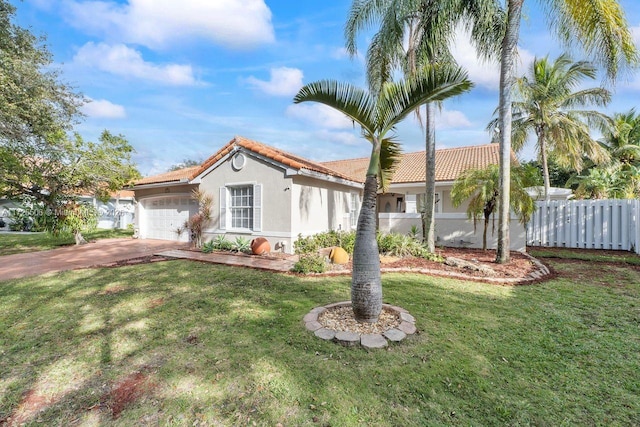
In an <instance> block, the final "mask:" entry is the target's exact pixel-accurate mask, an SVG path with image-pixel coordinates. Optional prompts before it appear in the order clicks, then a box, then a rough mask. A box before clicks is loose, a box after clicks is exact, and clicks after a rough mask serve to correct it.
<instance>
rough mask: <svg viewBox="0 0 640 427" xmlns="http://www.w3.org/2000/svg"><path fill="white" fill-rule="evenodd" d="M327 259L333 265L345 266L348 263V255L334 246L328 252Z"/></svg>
mask: <svg viewBox="0 0 640 427" xmlns="http://www.w3.org/2000/svg"><path fill="white" fill-rule="evenodd" d="M329 259H330V260H331V262H332V263H333V264H346V263H348V262H349V254H348V253H347V251H345V250H344V249H342V248H341V247H338V246H336V247H335V248H333V249H331V252H329Z"/></svg>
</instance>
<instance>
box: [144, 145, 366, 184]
mask: <svg viewBox="0 0 640 427" xmlns="http://www.w3.org/2000/svg"><path fill="white" fill-rule="evenodd" d="M236 147H241V148H244V149H245V150H249V151H253V152H254V153H257V154H260V155H261V156H264V157H266V158H268V159H271V160H274V161H276V162H278V163H281V164H283V165H285V166H287V167H289V168H292V169H296V170H300V169H306V170H310V171H313V172H318V173H321V174H324V175H330V176H334V177H337V178H342V179H346V180H351V178H350V177H349V176H348V175H345V174H344V173H342V172H341V171H335V170H333V169H330V168H328V167H326V166H324V165H322V164H320V163H316V162H313V161H311V160H307V159H305V158H303V157H300V156H297V155H295V154H291V153H288V152H286V151H283V150H280V149H277V148H275V147H271V146H269V145H266V144H262V143H260V142H256V141H252V140H250V139H247V138H243V137H241V136H236V137H235V138H233V139H232V140H231V141H229V143H227V144H226V145H225V146H224V147H222V148H221V149H220V150H218V152H217V153H215V154H214V155H213V156H211V157H209V158H208V159H207V160H205V161H204V162H203V163H202V164H201V165H200V166H192V167H189V168H185V169H180V170H177V171H172V172H166V173H163V174H160V175H154V176H150V177H146V178H142V179H141V180H139V181H136V183H135V185H144V184H159V183H170V182H179V181H180V180H182V179H187V180H192V179H194V178H195V177H197V176H198V175H200V174H201V173H203V172H204V171H206V170H207V169H209V168H210V167H211V166H213V165H214V164H216V162H218V161H219V160H220V159H222V158H223V157H224V156H226V155H227V154H229V153H230V152H232V151H233V150H234V149H235V148H236ZM358 182H360V181H358Z"/></svg>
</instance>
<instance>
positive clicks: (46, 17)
mask: <svg viewBox="0 0 640 427" xmlns="http://www.w3.org/2000/svg"><path fill="white" fill-rule="evenodd" d="M11 3H12V4H14V5H15V6H16V7H17V9H18V10H17V23H18V24H19V25H21V26H24V27H29V28H30V29H31V30H32V31H33V32H34V33H36V34H41V35H45V36H46V37H47V45H48V47H49V50H50V51H51V52H52V53H53V56H54V60H55V62H56V65H57V66H58V67H59V68H60V69H61V70H62V73H63V78H64V80H65V81H66V82H68V83H70V84H71V85H73V86H74V87H76V88H77V90H79V91H80V92H82V93H83V94H84V95H85V96H86V97H87V98H89V99H91V100H92V102H90V103H89V104H87V105H86V106H85V107H84V112H85V114H86V116H87V117H86V118H85V119H84V120H83V122H82V123H81V124H79V125H78V126H77V130H78V131H79V132H80V133H81V134H82V135H83V136H84V137H86V138H89V139H96V138H97V136H98V135H99V134H100V132H101V131H102V130H103V129H108V130H110V131H111V132H113V133H121V134H123V135H125V136H126V137H127V139H128V140H129V141H130V143H131V144H132V145H133V146H134V148H135V149H136V152H137V153H136V155H135V161H136V162H137V163H138V167H139V170H140V171H141V173H142V174H143V175H149V174H155V173H160V172H163V171H165V170H167V168H168V167H170V166H171V165H173V164H176V163H179V162H180V161H182V160H183V159H205V158H206V157H208V156H209V155H211V154H213V153H214V152H215V151H216V150H218V149H219V148H220V147H221V146H222V145H223V144H225V143H227V142H228V141H229V140H230V139H231V138H233V136H234V135H242V136H245V137H248V138H252V139H255V140H257V141H260V142H264V143H266V144H270V145H273V146H276V147H279V148H281V149H284V150H287V151H290V152H293V153H296V154H298V155H301V156H305V157H307V158H309V159H312V160H317V161H323V160H335V159H344V158H351V157H361V156H368V154H369V145H368V143H367V142H366V141H364V140H362V139H361V138H360V137H359V132H358V131H357V130H354V129H353V126H352V124H351V122H349V121H348V120H346V119H344V117H341V116H340V115H339V114H336V113H335V112H333V111H331V110H329V109H327V108H326V107H323V106H320V105H317V104H301V105H293V104H292V98H293V95H294V94H295V93H296V92H297V90H298V89H299V88H300V87H301V86H302V85H303V84H305V83H309V82H312V81H315V80H319V79H324V78H330V79H338V80H345V81H350V82H352V83H354V84H358V85H362V86H364V84H365V82H364V66H363V61H362V59H361V58H354V59H351V58H349V57H348V56H346V55H345V52H344V38H343V28H344V23H345V21H346V17H347V12H348V10H349V7H350V5H351V1H350V0H333V1H331V0H330V1H326V0H300V1H297V2H291V1H285V0H273V1H270V0H181V1H175V0H173V1H172V0H120V1H115V0H114V1H107V0H104V1H81V0H27V1H25V2H20V1H16V0H11ZM620 3H621V4H622V6H623V8H624V9H625V13H626V16H627V19H628V21H629V24H630V25H631V27H633V31H634V36H635V40H636V42H637V43H638V44H639V45H640V4H638V2H637V0H621V1H620ZM538 4H539V3H538V2H537V1H534V0H527V1H526V2H525V14H526V18H525V20H524V21H523V23H522V27H521V39H520V70H521V72H524V71H525V70H526V67H527V65H528V64H529V63H530V62H531V61H532V59H533V58H534V57H535V56H545V55H547V54H549V55H551V56H552V57H553V56H557V55H558V54H559V53H561V52H562V50H561V49H560V47H559V45H558V43H557V42H556V41H555V39H554V38H553V37H552V36H550V35H549V33H548V30H547V27H546V26H545V24H544V19H543V17H542V16H541V14H540V12H539V10H538V7H539V6H538ZM359 47H360V49H361V51H362V52H366V47H367V37H366V35H365V36H363V38H362V39H361V42H360V44H359ZM454 50H455V52H456V57H457V58H458V60H459V62H460V63H461V64H462V65H463V66H465V67H466V68H467V69H468V70H469V75H470V78H471V79H472V80H473V81H474V82H475V84H476V87H475V88H474V89H473V90H472V91H471V92H470V93H468V94H465V95H463V96H460V97H458V98H455V99H453V100H448V101H446V102H445V103H444V105H443V109H442V111H441V112H440V116H439V118H438V120H437V123H438V125H437V126H438V132H437V140H438V143H437V145H438V148H446V147H458V146H464V145H475V144H486V143H488V142H490V135H489V134H488V133H487V132H485V131H484V128H485V127H486V124H487V122H488V121H489V120H490V119H491V116H492V114H493V111H494V109H495V107H496V105H497V102H498V91H497V86H498V66H497V64H482V63H479V62H478V61H477V60H476V58H475V55H474V53H473V50H472V49H471V48H470V46H469V45H468V43H466V42H465V39H464V37H460V38H459V39H458V41H457V43H456V45H455V47H454ZM573 57H574V59H576V60H577V59H585V58H583V57H582V56H581V55H580V54H579V53H573ZM595 84H600V81H596V82H594V85H595ZM613 91H614V96H613V101H612V103H611V104H610V105H609V106H608V107H607V108H606V110H605V111H606V112H608V113H613V112H622V111H627V110H629V109H630V108H632V107H637V106H638V100H639V99H640V73H638V72H637V73H630V74H629V75H627V76H626V78H623V79H621V80H620V81H618V82H617V84H616V86H615V88H613ZM398 137H399V139H400V141H401V142H402V143H403V146H404V150H405V151H407V152H411V151H418V150H421V149H423V145H424V137H423V134H422V131H421V129H420V127H419V125H418V123H417V122H416V121H415V119H413V118H412V117H409V118H408V119H407V120H406V121H405V122H404V123H403V124H402V125H401V126H400V127H399V129H398ZM531 153H532V149H531V148H528V149H525V152H524V153H523V154H522V157H525V158H526V157H530V156H531Z"/></svg>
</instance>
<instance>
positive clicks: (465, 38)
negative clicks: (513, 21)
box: [451, 30, 534, 90]
mask: <svg viewBox="0 0 640 427" xmlns="http://www.w3.org/2000/svg"><path fill="white" fill-rule="evenodd" d="M451 51H452V53H453V56H454V58H455V59H456V60H457V61H458V64H460V66H462V67H463V68H464V69H465V70H467V71H468V73H469V79H471V81H472V82H474V83H475V84H476V86H480V87H483V88H485V89H490V90H497V89H498V88H499V87H500V63H499V62H498V61H494V62H487V61H483V60H481V59H479V58H478V56H477V55H476V49H475V47H473V45H472V44H471V43H470V41H469V35H468V33H466V32H465V31H463V30H458V31H457V35H456V38H455V40H454V42H453V45H452V46H451ZM533 59H534V55H533V54H532V53H531V52H529V51H528V50H526V49H523V48H520V47H519V48H518V59H517V60H516V68H517V70H516V74H524V72H526V70H528V68H529V65H530V64H531V63H533Z"/></svg>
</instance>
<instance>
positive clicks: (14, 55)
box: [0, 0, 139, 241]
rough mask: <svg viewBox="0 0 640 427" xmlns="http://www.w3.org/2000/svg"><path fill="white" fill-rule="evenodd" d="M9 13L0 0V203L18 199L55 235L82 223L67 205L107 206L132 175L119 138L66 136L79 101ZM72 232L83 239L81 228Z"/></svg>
mask: <svg viewBox="0 0 640 427" xmlns="http://www.w3.org/2000/svg"><path fill="white" fill-rule="evenodd" d="M14 14H15V8H14V7H13V6H12V5H11V4H9V3H8V2H6V1H5V0H0V164H2V168H0V197H7V198H12V199H20V200H24V201H25V202H27V204H29V205H30V206H32V207H34V208H35V209H39V210H40V212H39V213H34V215H35V216H36V217H37V218H40V219H41V220H42V221H41V222H42V223H44V224H45V227H46V228H48V229H49V230H51V231H60V230H61V229H63V228H64V227H66V225H65V224H67V225H68V221H71V219H70V218H76V219H78V218H80V219H89V215H85V213H86V212H85V211H86V210H85V209H84V208H83V207H81V206H78V205H74V206H75V207H73V208H72V207H70V205H69V203H72V202H73V203H75V200H76V198H77V196H79V195H96V196H97V197H99V198H100V199H102V200H106V199H108V198H109V193H110V192H111V191H115V190H119V189H121V188H122V187H123V186H124V185H125V184H127V183H128V182H129V181H130V180H132V179H134V178H136V177H138V176H139V174H138V172H137V170H136V168H135V167H134V165H133V164H132V162H131V154H132V152H133V148H132V147H131V145H130V144H129V143H128V142H127V140H126V139H125V138H124V137H123V136H121V135H112V134H111V133H109V132H108V131H104V132H103V133H102V135H101V136H100V140H99V142H97V143H94V142H88V141H85V140H83V139H82V138H81V137H80V136H79V135H78V134H76V135H74V136H73V137H70V136H69V135H68V134H67V132H69V131H71V130H72V128H73V125H74V123H75V122H76V120H77V119H78V118H79V117H80V114H79V111H78V108H79V106H80V105H81V104H82V103H83V102H84V99H83V97H82V96H81V95H79V94H77V93H75V92H74V91H73V90H72V89H71V88H70V87H69V86H68V85H66V84H64V83H63V82H61V81H60V75H59V73H58V71H56V70H53V69H52V68H51V64H52V57H51V54H50V53H49V51H48V50H47V49H46V47H45V46H44V40H43V39H42V38H37V37H36V36H34V35H33V34H32V33H31V32H29V31H28V30H25V29H23V28H20V27H19V26H17V25H15V24H14V23H13V22H12V20H13V17H14ZM65 212H66V213H69V212H71V213H72V215H67V214H65ZM74 215H75V216H74ZM66 220H68V221H67V223H65V221H66ZM74 221H75V220H74ZM66 228H69V227H66ZM71 229H72V230H77V235H76V240H77V241H82V240H83V239H81V229H82V227H76V226H72V227H71ZM74 233H75V232H74Z"/></svg>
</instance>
